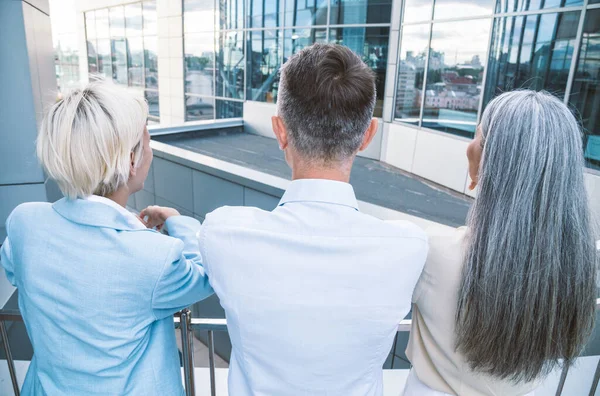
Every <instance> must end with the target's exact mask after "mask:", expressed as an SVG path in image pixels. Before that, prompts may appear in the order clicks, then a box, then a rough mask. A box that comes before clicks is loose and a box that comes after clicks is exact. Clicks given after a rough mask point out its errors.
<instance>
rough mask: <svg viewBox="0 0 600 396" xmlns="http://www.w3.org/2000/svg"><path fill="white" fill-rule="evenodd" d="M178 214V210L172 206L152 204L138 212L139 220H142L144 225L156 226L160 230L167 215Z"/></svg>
mask: <svg viewBox="0 0 600 396" xmlns="http://www.w3.org/2000/svg"><path fill="white" fill-rule="evenodd" d="M179 215H180V214H179V212H178V211H177V210H175V209H173V208H167V207H164V206H157V205H152V206H148V207H147V208H146V209H144V210H142V211H141V212H140V220H142V222H143V223H144V224H145V225H146V227H148V228H154V227H156V229H157V230H159V231H160V230H161V229H162V228H163V226H164V224H165V221H167V219H168V218H169V217H171V216H179Z"/></svg>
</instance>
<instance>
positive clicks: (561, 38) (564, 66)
mask: <svg viewBox="0 0 600 396" xmlns="http://www.w3.org/2000/svg"><path fill="white" fill-rule="evenodd" d="M579 16H580V12H579V11H574V12H566V13H558V14H556V13H551V14H542V15H528V16H519V17H508V18H497V19H496V22H495V26H494V33H493V37H492V48H491V50H490V51H491V52H490V58H489V65H488V74H487V79H486V88H485V98H484V103H488V102H489V101H490V100H491V99H492V98H493V97H494V96H496V95H497V94H499V93H501V92H505V91H510V90H512V89H518V88H529V89H535V90H541V89H545V90H547V91H550V92H552V93H554V94H556V95H557V96H558V97H562V96H563V95H564V93H565V89H566V85H567V79H568V75H569V69H570V67H571V60H572V58H573V47H574V46H575V41H576V40H575V36H576V34H577V26H578V24H579Z"/></svg>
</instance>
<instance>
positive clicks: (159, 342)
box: [0, 199, 213, 396]
mask: <svg viewBox="0 0 600 396" xmlns="http://www.w3.org/2000/svg"><path fill="white" fill-rule="evenodd" d="M129 220H131V219H128V218H127V217H126V216H125V215H124V214H123V213H121V212H119V210H117V209H116V208H113V207H111V206H108V205H106V204H103V203H99V202H93V201H88V200H81V199H77V200H67V199H62V200H60V201H58V202H56V203H55V204H53V205H52V204H49V203H27V204H23V205H20V206H19V207H17V208H16V209H15V210H14V211H13V213H12V214H11V215H10V217H9V218H8V220H7V223H6V229H7V233H8V237H7V238H6V240H5V241H4V243H3V245H2V248H1V255H0V257H1V261H2V263H1V264H2V266H3V267H4V269H5V271H6V274H7V277H8V279H9V281H10V282H11V283H12V284H13V285H15V286H16V287H17V289H18V291H19V308H20V309H21V313H22V314H23V318H24V320H25V325H26V327H27V331H28V333H29V337H30V339H31V342H32V345H33V350H34V357H33V359H32V362H31V365H30V368H29V371H28V373H27V377H26V379H25V383H24V385H23V390H22V394H23V395H24V396H27V395H103V396H105V395H181V394H183V387H182V381H181V371H180V364H179V354H178V351H177V345H176V341H175V331H174V325H173V318H172V315H173V314H174V313H175V312H177V311H178V310H180V309H182V308H185V307H187V306H189V305H190V304H192V303H194V302H196V301H199V300H202V299H204V298H206V297H208V296H209V295H210V294H212V292H213V291H212V289H211V287H210V285H209V283H208V280H207V277H206V275H205V272H204V269H203V267H202V265H201V257H200V255H199V249H198V242H197V238H196V233H197V231H198V230H199V229H200V223H199V222H198V221H197V220H195V219H192V218H189V217H185V216H177V217H171V218H169V219H168V220H167V222H166V225H165V226H166V228H167V230H168V232H169V234H170V235H171V236H166V235H162V234H160V233H158V232H156V231H153V230H149V229H140V228H139V227H138V228H136V227H133V226H132V225H131V222H130V221H129Z"/></svg>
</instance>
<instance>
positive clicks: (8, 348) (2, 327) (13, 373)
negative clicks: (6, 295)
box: [0, 320, 21, 396]
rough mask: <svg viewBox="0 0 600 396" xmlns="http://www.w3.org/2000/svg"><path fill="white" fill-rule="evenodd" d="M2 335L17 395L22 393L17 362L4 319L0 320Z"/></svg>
mask: <svg viewBox="0 0 600 396" xmlns="http://www.w3.org/2000/svg"><path fill="white" fill-rule="evenodd" d="M0 336H1V337H2V344H3V345H4V353H5V354H6V364H8V372H9V373H10V379H11V381H12V386H13V392H14V393H15V396H19V395H20V393H21V392H20V391H19V382H18V381H17V372H16V370H15V362H14V361H13V358H12V353H11V352H10V345H8V334H6V327H5V325H4V321H3V320H0Z"/></svg>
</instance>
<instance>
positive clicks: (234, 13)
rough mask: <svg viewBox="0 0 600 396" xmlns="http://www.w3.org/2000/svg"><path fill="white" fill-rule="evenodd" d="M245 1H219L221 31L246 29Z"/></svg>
mask: <svg viewBox="0 0 600 396" xmlns="http://www.w3.org/2000/svg"><path fill="white" fill-rule="evenodd" d="M244 5H245V2H244V0H219V26H220V27H221V29H243V28H244V15H245V14H244Z"/></svg>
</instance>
